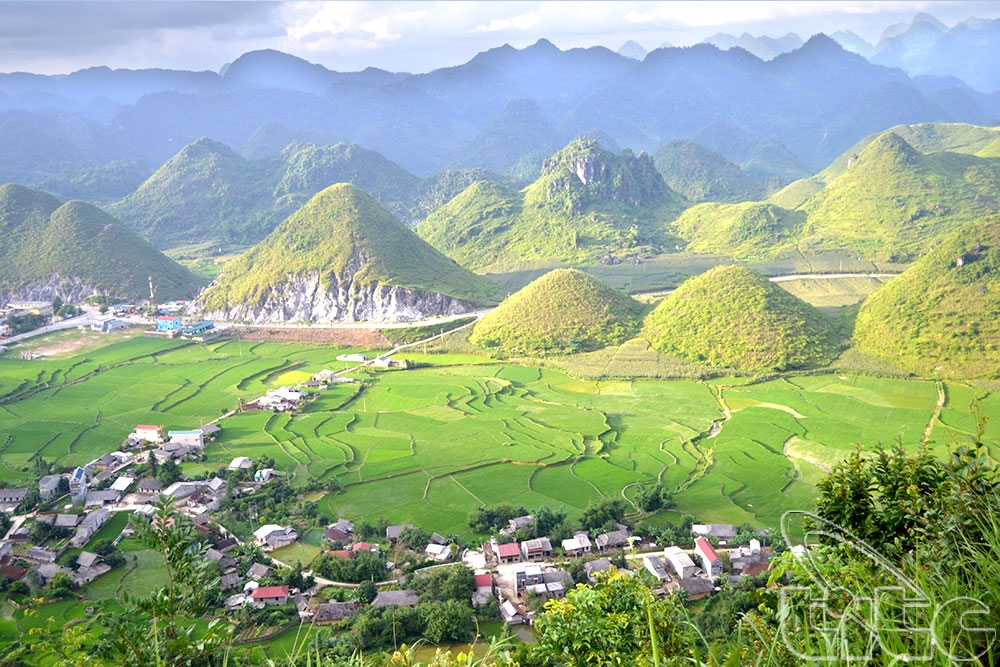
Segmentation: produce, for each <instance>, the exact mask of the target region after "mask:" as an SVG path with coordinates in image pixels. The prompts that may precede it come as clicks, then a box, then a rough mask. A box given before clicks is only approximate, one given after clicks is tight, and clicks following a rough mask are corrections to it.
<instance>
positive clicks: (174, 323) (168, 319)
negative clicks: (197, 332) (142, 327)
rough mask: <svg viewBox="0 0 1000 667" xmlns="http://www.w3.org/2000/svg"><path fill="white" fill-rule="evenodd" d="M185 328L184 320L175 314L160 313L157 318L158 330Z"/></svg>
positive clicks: (171, 330)
mask: <svg viewBox="0 0 1000 667" xmlns="http://www.w3.org/2000/svg"><path fill="white" fill-rule="evenodd" d="M183 328H184V322H182V321H181V318H179V317H175V316H173V315H160V316H159V317H157V318H156V330H157V331H166V332H174V331H180V330H181V329H183Z"/></svg>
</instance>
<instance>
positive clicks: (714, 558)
mask: <svg viewBox="0 0 1000 667" xmlns="http://www.w3.org/2000/svg"><path fill="white" fill-rule="evenodd" d="M694 552H695V554H697V555H698V556H699V557H700V558H701V569H703V570H705V572H706V573H708V574H709V575H711V576H713V577H718V576H719V575H721V574H722V559H721V558H719V555H718V554H717V553H715V549H713V548H712V545H711V544H709V542H708V540H706V539H705V538H704V537H699V538H698V539H697V540H695V541H694Z"/></svg>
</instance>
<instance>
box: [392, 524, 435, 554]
mask: <svg viewBox="0 0 1000 667" xmlns="http://www.w3.org/2000/svg"><path fill="white" fill-rule="evenodd" d="M430 538H431V536H430V535H428V534H427V531H426V530H424V529H423V528H417V527H416V526H410V527H409V528H406V529H404V530H403V531H402V532H401V533H400V534H399V542H400V543H402V544H403V545H404V546H407V547H409V548H410V549H413V550H418V549H423V547H424V546H425V545H426V544H427V542H428V541H430Z"/></svg>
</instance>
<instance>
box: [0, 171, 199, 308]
mask: <svg viewBox="0 0 1000 667" xmlns="http://www.w3.org/2000/svg"><path fill="white" fill-rule="evenodd" d="M0 237H2V238H3V241H2V242H0V296H2V295H4V294H6V295H8V296H18V297H19V298H22V299H29V300H45V301H47V300H49V299H51V298H53V297H54V296H56V295H58V296H59V297H60V298H62V299H63V300H64V301H67V302H79V301H82V300H83V299H84V298H85V297H87V296H91V295H92V294H106V295H109V296H113V297H118V298H127V299H136V298H141V297H143V296H148V295H149V277H150V276H152V277H153V283H154V285H155V286H156V296H157V298H158V299H175V298H189V297H191V296H193V295H194V294H195V293H196V292H197V291H198V281H197V279H196V278H195V276H193V275H192V274H191V273H190V272H189V271H188V270H187V269H185V268H184V267H182V266H180V265H179V264H177V263H176V262H174V261H172V260H170V259H169V258H167V257H166V256H164V255H163V254H162V253H160V252H159V251H158V250H156V249H155V248H154V247H152V246H151V245H150V244H149V243H147V242H146V241H144V240H143V239H142V238H140V237H139V236H138V235H137V234H136V233H135V232H133V231H131V230H129V229H128V228H126V227H125V226H124V225H122V224H121V223H120V222H119V221H117V220H115V219H114V218H113V217H111V216H110V215H108V214H107V213H105V212H104V211H102V210H101V209H99V208H97V207H96V206H93V205H91V204H87V203H85V202H81V201H70V202H66V203H62V202H60V201H59V200H58V199H56V198H55V197H53V196H51V195H49V194H46V193H44V192H39V191H38V190H32V189H30V188H26V187H23V186H20V185H14V184H7V185H4V186H2V187H0Z"/></svg>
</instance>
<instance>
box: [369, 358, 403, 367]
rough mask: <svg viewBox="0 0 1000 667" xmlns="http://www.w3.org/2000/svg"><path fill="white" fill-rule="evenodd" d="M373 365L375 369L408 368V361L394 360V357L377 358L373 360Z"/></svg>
mask: <svg viewBox="0 0 1000 667" xmlns="http://www.w3.org/2000/svg"><path fill="white" fill-rule="evenodd" d="M371 365H372V366H374V367H375V368H407V367H408V366H409V364H407V362H406V359H393V358H392V357H375V358H374V359H372V360H371Z"/></svg>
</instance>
